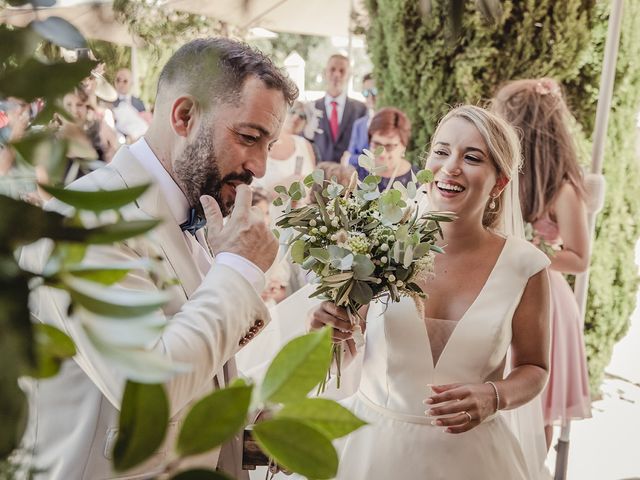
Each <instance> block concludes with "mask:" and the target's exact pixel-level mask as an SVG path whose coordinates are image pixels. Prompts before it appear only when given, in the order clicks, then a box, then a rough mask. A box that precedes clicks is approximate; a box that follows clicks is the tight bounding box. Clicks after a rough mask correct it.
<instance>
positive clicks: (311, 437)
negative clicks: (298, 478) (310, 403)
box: [253, 372, 338, 480]
mask: <svg viewBox="0 0 640 480" xmlns="http://www.w3.org/2000/svg"><path fill="white" fill-rule="evenodd" d="M325 373H326V372H325ZM253 436H254V437H255V439H256V441H257V442H258V444H259V445H260V448H261V449H262V450H264V452H265V453H267V454H268V455H269V456H270V457H272V458H273V459H274V460H275V461H276V462H277V463H278V464H279V465H282V466H283V467H285V468H287V469H288V470H291V471H293V472H296V473H299V474H300V475H304V476H305V477H308V478H314V479H318V480H321V479H328V478H333V477H335V475H336V473H337V471H338V454H337V453H336V450H335V448H333V445H332V444H331V441H330V440H329V439H328V438H327V437H326V436H325V435H324V434H323V433H321V432H320V431H318V430H316V429H315V428H312V427H310V426H309V425H307V424H306V423H303V422H300V421H297V420H292V419H288V418H287V419H285V418H280V419H273V420H266V421H264V422H260V423H258V424H256V425H254V427H253Z"/></svg>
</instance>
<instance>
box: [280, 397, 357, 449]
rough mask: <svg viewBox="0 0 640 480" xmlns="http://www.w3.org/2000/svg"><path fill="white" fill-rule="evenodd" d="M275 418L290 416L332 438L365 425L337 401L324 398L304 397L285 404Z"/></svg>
mask: <svg viewBox="0 0 640 480" xmlns="http://www.w3.org/2000/svg"><path fill="white" fill-rule="evenodd" d="M276 418H292V419H294V420H299V421H301V422H304V423H306V424H307V425H309V426H311V427H313V428H315V429H317V430H319V431H321V432H322V433H324V435H325V436H326V437H327V438H329V439H331V440H333V439H335V438H340V437H343V436H345V435H347V434H349V433H351V432H353V431H354V430H357V429H358V428H360V427H362V426H363V425H366V422H364V421H362V420H360V419H359V418H358V417H356V416H355V415H354V414H353V413H351V412H350V411H349V410H347V409H346V408H344V407H343V406H342V405H340V404H339V403H336V402H335V401H333V400H329V399H326V398H305V399H304V400H300V401H299V402H295V403H288V404H286V405H285V406H284V407H283V408H282V410H280V411H279V412H278V413H277V415H276Z"/></svg>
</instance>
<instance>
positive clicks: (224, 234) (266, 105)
mask: <svg viewBox="0 0 640 480" xmlns="http://www.w3.org/2000/svg"><path fill="white" fill-rule="evenodd" d="M296 96H297V90H296V87H295V86H294V85H293V84H292V83H291V82H290V81H289V80H288V79H287V78H286V77H284V76H283V74H282V73H281V72H280V71H279V70H278V69H277V68H276V67H274V65H273V64H272V63H271V61H270V60H269V59H267V58H266V57H264V56H263V55H262V54H260V53H258V52H256V51H254V50H252V49H251V48H249V47H248V46H246V45H244V44H241V43H238V42H235V41H232V40H229V39H222V38H215V39H200V40H195V41H193V42H190V43H188V44H186V45H184V46H183V47H182V48H180V49H179V50H178V51H177V52H176V53H175V54H174V55H173V57H172V58H171V59H170V60H169V61H168V63H167V65H166V66H165V67H164V69H163V71H162V73H161V75H160V79H159V82H158V92H157V98H156V112H155V115H154V118H153V123H152V124H151V126H150V128H149V131H148V132H147V134H146V135H145V136H144V137H143V138H142V139H140V140H139V141H138V142H136V143H135V144H133V145H131V146H125V147H122V148H121V149H120V150H119V151H118V153H117V154H116V156H115V157H114V159H113V161H112V162H111V164H110V165H107V166H106V167H104V168H102V169H100V170H97V171H95V172H93V173H91V174H90V175H88V176H85V177H84V178H82V179H80V180H79V181H78V182H75V183H74V184H72V185H71V186H70V188H72V189H79V190H97V189H117V188H125V187H131V186H134V185H140V184H144V183H151V184H152V187H151V188H150V189H149V190H148V191H147V192H146V193H145V194H144V195H143V196H142V197H141V198H140V199H138V201H137V202H136V204H135V205H132V206H130V207H127V208H126V209H124V211H123V216H124V217H125V218H127V219H142V218H150V217H153V218H161V219H162V220H163V222H162V224H161V225H160V226H159V227H158V228H156V230H154V232H152V234H151V236H150V238H148V239H142V240H139V239H138V240H136V241H134V242H125V244H123V245H113V246H106V247H91V248H90V249H89V250H88V254H87V256H86V260H85V261H86V262H87V263H91V264H105V263H109V262H121V261H131V260H136V259H139V258H143V257H146V256H149V255H150V254H153V253H155V252H158V253H159V254H160V256H161V258H162V259H163V260H164V262H163V263H162V264H163V268H164V270H165V271H164V274H166V275H167V276H170V277H174V278H177V279H178V280H179V285H176V286H174V287H171V290H170V293H171V296H172V298H171V301H170V302H169V303H168V304H167V305H166V306H165V307H164V308H163V311H162V312H158V314H159V315H164V316H165V317H166V319H167V320H168V325H167V327H166V328H165V330H164V331H163V333H162V334H161V336H160V337H159V338H158V340H157V342H155V344H154V345H153V346H151V347H150V348H151V349H153V350H155V351H157V352H159V353H161V354H163V355H165V356H166V357H167V358H169V359H171V360H172V361H176V362H183V363H188V364H190V365H191V366H192V369H191V370H190V371H189V372H188V373H184V374H180V375H177V376H175V377H173V378H172V380H171V381H169V382H167V384H166V385H165V387H166V391H167V394H168V397H169V401H170V405H171V423H170V426H169V431H168V434H167V440H166V444H165V446H164V447H163V448H161V449H160V450H159V451H158V452H157V453H156V454H155V455H154V456H153V457H152V458H151V459H150V460H148V461H147V462H145V464H144V465H142V466H140V467H138V468H136V469H134V471H131V472H127V473H126V474H124V475H122V474H117V473H115V472H113V470H112V466H111V463H112V460H111V458H112V450H113V445H114V442H115V439H116V436H117V427H118V414H119V411H118V410H119V407H120V401H121V397H122V393H123V389H124V384H125V378H123V376H122V375H121V374H119V372H118V370H117V369H116V368H114V365H112V364H110V362H109V361H108V360H105V358H104V356H101V355H100V354H99V353H98V352H96V350H95V348H94V347H93V345H92V344H91V343H90V342H89V341H88V340H87V338H86V335H85V334H84V332H83V330H82V329H81V328H80V327H79V326H78V324H77V322H74V321H73V320H71V319H69V318H68V317H67V314H66V312H67V305H68V296H67V295H66V294H65V293H63V292H60V291H58V290H54V289H50V288H40V289H38V290H37V291H36V293H35V294H34V295H32V311H33V313H34V314H35V316H36V317H37V318H38V319H39V320H40V321H43V322H46V323H50V324H53V325H55V326H56V327H58V328H61V329H62V330H64V331H65V332H67V333H68V334H69V335H70V336H71V337H72V338H73V339H74V341H75V342H76V346H77V350H78V353H77V355H76V356H75V357H74V358H73V360H70V361H67V362H66V363H65V364H64V365H63V368H62V370H61V372H60V373H59V374H58V375H57V376H55V377H53V378H51V379H47V380H43V381H38V382H33V383H32V384H31V385H29V388H28V393H29V399H30V407H31V415H30V425H29V428H28V431H27V434H26V436H25V447H26V449H27V450H28V451H32V452H33V457H34V462H33V463H34V465H33V466H34V467H36V468H38V469H44V473H43V474H42V477H40V478H47V479H53V480H57V479H64V480H75V479H87V480H89V479H90V480H97V479H104V478H116V477H117V478H149V477H154V476H156V475H157V474H158V473H159V471H160V470H161V469H162V468H163V464H164V463H165V462H166V461H167V459H168V458H170V455H171V454H170V449H171V447H172V446H173V445H174V444H175V438H176V435H177V433H178V431H179V426H180V422H181V420H182V418H183V416H184V415H185V413H186V412H187V411H188V406H189V405H190V404H192V403H194V402H195V401H197V400H198V399H199V398H201V397H203V396H204V395H206V394H207V393H209V392H210V391H212V390H213V389H215V388H217V387H219V386H223V385H225V384H226V383H227V382H228V381H229V379H230V378H231V377H232V376H233V375H234V373H235V365H234V362H233V357H234V354H235V353H236V352H237V351H238V350H239V349H240V348H241V347H242V346H243V345H245V344H246V343H247V342H249V341H250V340H251V339H252V338H253V337H254V336H255V335H256V334H257V333H258V332H259V331H260V330H261V329H262V328H263V327H264V325H265V324H266V323H267V322H268V321H269V316H268V312H267V308H266V307H265V305H264V304H263V302H262V301H261V299H260V295H259V293H260V292H261V291H262V289H263V287H264V273H263V272H264V271H266V270H267V269H268V268H269V266H270V265H271V263H272V262H273V259H274V258H275V255H276V251H277V241H276V239H275V238H274V236H273V235H272V234H271V232H270V231H269V230H268V228H267V226H266V224H265V222H264V219H263V217H262V214H261V213H260V211H259V209H258V208H257V207H255V208H252V207H251V203H250V202H251V190H250V188H249V187H248V184H250V183H251V181H252V179H253V177H254V176H255V177H261V176H263V175H264V172H265V165H266V157H267V152H268V150H269V149H270V147H271V145H272V144H273V143H274V142H275V141H276V139H277V138H278V136H279V133H280V129H281V127H282V123H283V119H284V116H285V112H286V111H287V109H288V106H290V105H291V103H292V102H293V100H294V99H295V97H296ZM234 203H235V207H234ZM50 208H56V209H62V208H63V207H62V206H61V205H59V204H55V203H53V204H52V205H50ZM232 209H233V212H232V213H231V215H230V217H229V219H228V221H227V222H226V223H225V224H224V226H223V224H222V218H223V216H227V215H228V214H229V212H230V211H231V210H232ZM202 214H204V217H206V221H207V231H206V234H205V230H204V229H198V227H199V226H200V224H201V223H202V222H199V221H198V217H201V216H202ZM41 243H43V244H44V245H40V246H34V247H32V248H30V249H27V250H26V251H25V252H24V254H23V258H22V263H23V265H24V266H26V267H30V268H33V269H38V268H42V266H43V263H44V261H45V260H46V258H47V245H46V242H41ZM49 248H50V247H49ZM120 286H121V287H122V288H126V289H130V290H138V291H140V290H146V291H150V290H155V289H156V288H157V287H156V286H155V284H154V282H153V279H152V278H151V276H150V275H149V274H148V272H145V271H141V270H140V271H135V272H131V273H130V274H129V275H127V277H126V278H125V279H124V280H123V281H122V282H120ZM239 440H240V439H239V438H236V439H235V441H233V442H230V443H229V444H227V445H225V446H223V447H222V449H221V450H217V451H214V452H211V453H210V454H205V455H201V456H199V457H190V458H188V459H186V460H185V461H184V463H181V467H184V468H187V467H189V466H193V465H199V466H207V467H209V468H214V467H216V465H217V466H218V467H219V468H220V469H223V470H225V471H227V472H228V473H231V474H233V475H235V476H236V477H237V478H247V477H245V475H246V474H243V472H242V470H241V450H242V448H241V447H242V445H241V444H240V443H239Z"/></svg>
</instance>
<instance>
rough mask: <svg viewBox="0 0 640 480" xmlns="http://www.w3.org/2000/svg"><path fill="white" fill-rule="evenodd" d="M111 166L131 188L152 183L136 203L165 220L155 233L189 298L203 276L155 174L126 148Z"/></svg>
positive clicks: (117, 155) (151, 215)
mask: <svg viewBox="0 0 640 480" xmlns="http://www.w3.org/2000/svg"><path fill="white" fill-rule="evenodd" d="M110 167H111V168H112V169H113V170H114V171H115V172H117V173H118V174H119V175H120V177H122V179H123V181H124V183H125V185H126V186H127V187H132V186H135V185H140V184H143V183H151V184H152V186H151V188H149V190H147V191H146V192H145V193H144V195H142V196H141V197H140V198H138V200H136V205H137V206H138V208H139V209H140V210H142V211H143V212H144V213H146V214H147V215H148V216H149V217H151V218H157V219H161V220H162V223H161V224H160V225H158V226H157V227H156V229H155V230H154V232H153V234H154V235H155V236H156V237H157V238H158V240H159V241H158V246H159V247H160V248H161V249H162V251H163V253H164V256H165V258H166V259H167V261H168V262H169V264H170V265H171V268H172V269H173V271H174V272H175V274H176V278H177V279H178V281H179V282H180V285H181V286H182V289H183V290H184V293H185V295H186V296H187V298H188V297H190V296H191V294H192V293H193V292H194V291H195V290H196V288H198V286H199V285H200V283H201V278H200V273H199V271H198V268H197V266H196V264H195V262H194V260H193V257H192V256H191V252H190V251H189V249H188V247H187V243H186V240H185V238H184V233H183V232H182V230H180V227H179V226H178V225H177V224H176V221H175V219H174V218H173V216H172V215H171V211H170V209H169V205H168V204H167V199H165V198H164V195H162V192H161V191H160V189H159V188H158V186H157V185H156V184H155V182H154V179H153V178H152V177H151V175H150V174H149V173H148V172H147V171H146V170H145V169H144V167H142V165H140V162H138V160H137V159H136V158H135V157H134V156H133V155H132V154H131V153H129V149H128V147H122V148H121V149H120V150H119V151H118V153H117V154H116V155H115V157H114V158H113V161H112V162H111V163H110Z"/></svg>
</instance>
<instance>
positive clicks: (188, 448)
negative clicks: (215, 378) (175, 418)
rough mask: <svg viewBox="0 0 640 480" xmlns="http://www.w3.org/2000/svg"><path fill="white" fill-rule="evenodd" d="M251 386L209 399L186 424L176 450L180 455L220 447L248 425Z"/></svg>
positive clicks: (193, 411)
mask: <svg viewBox="0 0 640 480" xmlns="http://www.w3.org/2000/svg"><path fill="white" fill-rule="evenodd" d="M252 389H253V386H251V385H246V384H245V385H237V386H234V387H228V388H225V389H222V390H216V391H215V392H213V393H211V394H209V395H207V396H206V397H204V398H203V399H202V400H200V401H198V403H196V404H195V405H194V406H193V407H192V408H191V410H190V411H189V413H188V414H187V417H186V418H185V420H184V423H183V425H182V428H181V430H180V435H179V436H178V443H177V445H176V448H177V450H178V452H179V453H180V455H183V456H187V455H196V454H198V453H203V452H207V451H209V450H212V449H214V448H216V447H217V446H219V445H221V444H222V443H223V442H224V441H226V440H228V439H229V438H231V437H232V436H233V435H234V434H235V433H237V432H238V431H239V430H240V429H241V428H242V426H243V425H244V423H245V420H246V418H247V411H248V410H249V404H250V402H251V391H252Z"/></svg>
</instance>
